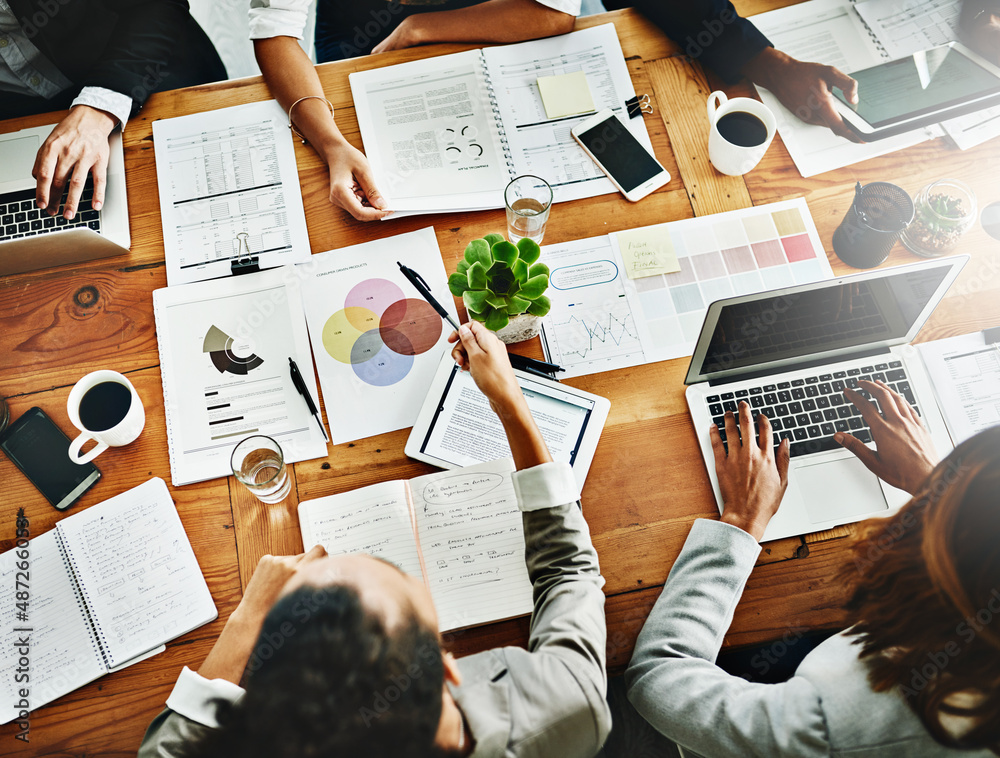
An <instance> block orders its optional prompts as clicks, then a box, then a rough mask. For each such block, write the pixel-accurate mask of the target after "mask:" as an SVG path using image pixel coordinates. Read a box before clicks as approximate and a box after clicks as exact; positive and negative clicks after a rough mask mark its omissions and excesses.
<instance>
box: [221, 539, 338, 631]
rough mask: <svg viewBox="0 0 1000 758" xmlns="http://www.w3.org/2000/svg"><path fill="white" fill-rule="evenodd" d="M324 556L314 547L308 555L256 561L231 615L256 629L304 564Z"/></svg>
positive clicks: (322, 551)
mask: <svg viewBox="0 0 1000 758" xmlns="http://www.w3.org/2000/svg"><path fill="white" fill-rule="evenodd" d="M325 556H326V550H325V549H324V548H323V546H322V545H316V546H315V547H313V548H312V550H310V551H309V552H307V553H299V554H298V555H265V556H264V557H263V558H261V559H260V561H258V563H257V568H255V569H254V572H253V576H252V577H250V582H249V583H248V584H247V588H246V591H245V592H244V593H243V599H242V600H241V601H240V604H239V605H238V606H237V608H236V610H235V611H233V618H236V617H239V620H240V621H241V622H242V623H244V624H246V625H247V626H249V627H259V626H260V625H261V624H263V623H264V617H265V616H266V615H267V613H268V611H270V610H271V606H273V605H274V604H275V602H276V601H277V600H278V597H279V596H280V595H281V589H282V587H284V586H285V585H286V584H287V583H288V580H289V579H291V578H292V576H294V575H295V573H296V572H297V571H299V570H300V569H302V568H303V567H304V566H305V565H306V564H308V563H311V562H312V561H316V560H319V559H320V558H323V557H325Z"/></svg>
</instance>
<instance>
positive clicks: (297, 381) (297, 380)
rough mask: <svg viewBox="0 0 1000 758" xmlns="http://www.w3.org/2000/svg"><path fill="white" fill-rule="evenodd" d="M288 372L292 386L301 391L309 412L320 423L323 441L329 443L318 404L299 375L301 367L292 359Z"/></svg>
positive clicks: (289, 361)
mask: <svg viewBox="0 0 1000 758" xmlns="http://www.w3.org/2000/svg"><path fill="white" fill-rule="evenodd" d="M288 371H289V372H290V373H291V375H292V384H294V385H295V389H297V390H298V391H299V394H300V395H302V397H304V398H305V399H306V405H307V406H308V408H309V412H310V413H311V414H312V415H313V416H315V418H316V421H317V422H318V423H319V428H320V431H321V432H323V439H324V440H326V441H327V442H329V441H330V436H329V435H328V434H327V433H326V427H325V426H323V419H321V418H320V417H319V409H318V408H316V403H314V402H313V399H312V395H310V394H309V388H308V387H306V383H305V381H303V379H302V374H300V373H299V367H298V366H296V365H295V361H294V360H292V359H291V358H289V359H288Z"/></svg>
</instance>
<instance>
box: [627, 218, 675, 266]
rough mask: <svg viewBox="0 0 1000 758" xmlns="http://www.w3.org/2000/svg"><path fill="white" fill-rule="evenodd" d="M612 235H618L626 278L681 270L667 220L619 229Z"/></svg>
mask: <svg viewBox="0 0 1000 758" xmlns="http://www.w3.org/2000/svg"><path fill="white" fill-rule="evenodd" d="M615 236H616V237H617V238H618V248H619V249H620V250H621V253H622V260H623V261H624V262H625V273H626V274H627V275H628V278H629V279H641V278H642V277H644V276H656V275H657V274H672V273H674V272H677V271H680V270H681V266H680V264H679V263H678V262H677V254H676V253H675V252H674V245H673V242H671V241H670V232H669V231H667V224H657V225H656V226H643V227H641V228H639V229H629V230H628V231H625V232H618V234H617V235H615Z"/></svg>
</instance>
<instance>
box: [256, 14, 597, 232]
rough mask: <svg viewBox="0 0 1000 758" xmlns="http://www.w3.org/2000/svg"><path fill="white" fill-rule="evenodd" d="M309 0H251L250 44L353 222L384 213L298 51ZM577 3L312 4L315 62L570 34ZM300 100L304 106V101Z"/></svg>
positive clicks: (358, 155)
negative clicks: (430, 45)
mask: <svg viewBox="0 0 1000 758" xmlns="http://www.w3.org/2000/svg"><path fill="white" fill-rule="evenodd" d="M309 5H310V3H309V0H286V1H284V2H281V3H277V2H273V0H251V2H250V39H252V40H253V43H254V54H255V55H256V57H257V63H258V65H259V66H260V70H261V73H263V74H264V80H265V81H266V82H267V85H268V87H269V88H270V90H271V94H272V95H274V97H275V99H276V100H277V101H278V102H279V103H281V106H282V107H283V108H284V109H285V110H286V111H289V119H290V120H293V121H294V123H295V125H296V129H297V130H298V132H299V133H300V134H301V135H302V136H303V138H304V139H305V140H306V141H308V142H309V144H310V145H312V146H313V148H314V149H315V150H316V152H317V153H319V155H320V157H321V158H322V159H323V160H324V162H325V163H326V164H327V166H329V169H330V203H331V204H333V205H337V206H340V207H341V208H343V209H344V210H346V211H347V212H348V213H350V214H351V215H352V216H353V217H354V218H356V219H357V220H359V221H374V220H376V219H380V218H383V217H384V216H387V215H388V214H389V211H390V209H388V208H386V204H385V199H384V198H383V197H382V194H381V193H380V192H379V190H378V188H377V187H376V185H375V180H374V178H373V177H372V175H371V169H370V168H369V166H368V160H367V159H366V158H365V156H364V154H363V153H362V152H361V151H360V150H358V149H357V148H355V147H354V146H352V145H351V144H350V143H349V142H348V141H347V140H346V139H344V136H343V135H342V134H341V133H340V129H338V128H337V124H336V121H335V120H334V118H333V116H334V114H333V110H332V107H331V106H329V105H327V102H326V97H325V95H324V94H323V88H322V86H321V85H320V82H319V77H318V76H317V75H316V70H315V69H314V68H313V64H312V61H311V60H310V59H309V56H308V55H306V53H305V51H303V50H302V48H301V47H300V46H299V44H298V41H297V40H298V39H301V38H302V34H303V30H304V29H305V27H306V21H307V19H308V13H309ZM579 12H580V0H487V1H486V2H483V1H482V0H414V1H413V2H406V3H403V2H401V1H400V0H391V1H390V2H386V0H319V3H318V5H317V9H316V56H317V61H318V62H319V63H323V62H325V61H329V60H338V59H341V58H349V57H352V56H356V55H366V54H368V53H371V52H375V53H382V52H386V51H388V50H395V49H399V48H404V47H412V46H414V45H423V44H428V43H431V42H520V41H522V40H528V39H536V38H538V37H548V36H551V35H553V34H563V33H565V32H568V31H570V30H571V29H572V28H573V20H574V18H575V17H576V15H577V14H579ZM304 98H305V99H304Z"/></svg>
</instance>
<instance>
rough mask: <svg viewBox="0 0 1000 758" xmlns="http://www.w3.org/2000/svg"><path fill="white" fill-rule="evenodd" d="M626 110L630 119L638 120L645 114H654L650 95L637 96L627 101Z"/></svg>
mask: <svg viewBox="0 0 1000 758" xmlns="http://www.w3.org/2000/svg"><path fill="white" fill-rule="evenodd" d="M625 108H626V109H627V110H628V117H629V118H636V117H638V116H641V115H642V114H643V113H652V112H653V104H652V103H650V102H649V95H636V96H635V97H632V98H629V99H628V100H626V101H625Z"/></svg>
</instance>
